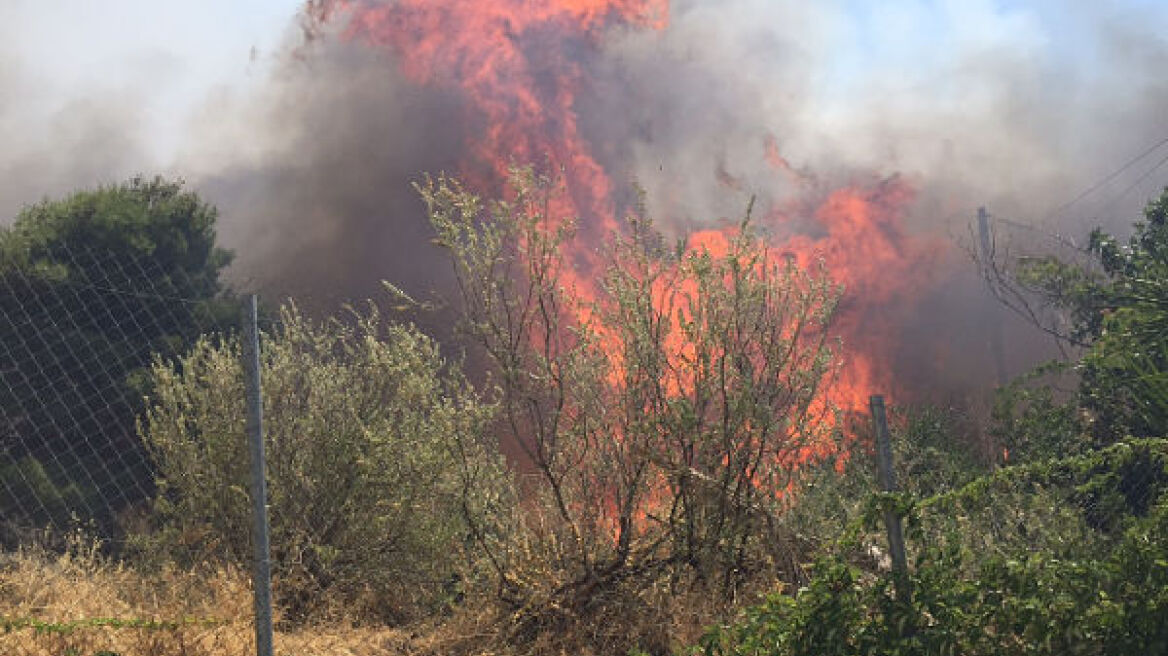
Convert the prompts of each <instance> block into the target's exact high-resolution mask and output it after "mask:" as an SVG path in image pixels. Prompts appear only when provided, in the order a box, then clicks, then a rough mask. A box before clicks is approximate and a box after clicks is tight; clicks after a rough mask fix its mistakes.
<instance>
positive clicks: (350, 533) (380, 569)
mask: <svg viewBox="0 0 1168 656" xmlns="http://www.w3.org/2000/svg"><path fill="white" fill-rule="evenodd" d="M261 345H262V346H261V370H262V376H263V384H262V389H263V397H264V404H265V407H264V431H265V439H266V448H267V457H268V486H269V487H268V490H269V495H270V504H271V525H272V538H271V543H272V550H273V565H274V570H273V571H274V579H275V582H276V594H277V597H278V601H280V602H282V604H283V605H284V607H285V610H286V612H288V613H290V617H293V618H296V617H300V616H303V615H304V614H305V613H311V612H313V611H316V610H319V609H320V608H321V607H322V604H325V603H327V602H328V601H330V600H339V601H342V602H344V603H346V604H349V605H350V607H349V609H348V611H347V612H348V613H350V614H351V613H354V612H358V613H359V611H360V609H354V608H353V607H352V604H354V603H357V602H365V603H368V604H369V606H368V608H369V609H371V610H373V611H374V612H375V613H377V614H378V615H379V616H381V617H383V618H384V619H390V620H401V619H408V618H409V617H410V616H411V614H413V613H415V612H416V611H419V610H427V609H430V610H432V605H433V604H434V603H437V602H439V601H441V600H442V598H443V596H444V595H450V594H452V593H454V592H456V590H455V589H454V588H452V586H455V585H457V584H458V582H459V581H461V580H465V575H466V573H467V571H468V570H466V569H465V567H464V565H467V564H468V563H469V564H472V565H473V559H474V553H475V549H474V547H475V545H476V543H481V542H484V541H487V540H490V539H492V535H493V531H494V530H495V529H493V528H492V527H493V526H495V521H496V520H497V519H501V518H503V517H505V515H506V510H507V508H508V507H509V505H508V504H509V502H510V499H511V496H510V495H509V493H508V488H509V483H508V477H507V474H506V472H505V467H504V463H503V462H502V460H501V457H500V456H499V454H498V451H497V449H496V448H495V446H494V445H493V444H492V443H490V441H489V440H488V439H486V437H487V433H486V432H485V430H484V428H485V426H486V425H487V423H488V421H489V419H490V417H491V414H492V412H493V406H492V405H491V404H490V403H487V402H484V401H483V399H482V398H481V397H480V396H479V395H478V394H477V393H476V392H475V391H474V389H473V388H472V387H471V386H470V385H469V384H468V383H467V382H466V380H465V379H464V378H463V377H462V375H461V374H460V373H459V372H458V370H457V369H456V368H454V367H453V366H451V365H449V364H448V363H446V362H445V361H444V360H443V358H442V357H441V356H440V354H439V351H438V347H437V345H436V344H435V343H434V342H433V341H432V340H431V339H429V338H427V337H426V336H425V335H423V334H421V333H420V332H419V331H418V330H417V329H415V328H413V327H412V326H408V325H403V324H399V323H392V322H387V321H384V320H382V319H381V318H380V316H379V314H378V312H377V311H376V309H375V308H374V307H373V306H372V304H371V306H370V309H369V310H368V311H364V312H357V311H353V312H352V313H351V315H350V316H348V317H344V318H332V319H328V320H326V321H323V322H314V321H312V320H310V319H308V318H306V317H304V316H303V315H302V314H300V313H299V312H298V311H297V309H296V308H295V307H294V306H288V307H285V308H284V309H283V310H282V311H281V313H280V321H279V322H278V324H277V325H276V327H275V328H273V329H272V330H269V331H266V332H263V334H262V336H261ZM240 362H241V360H240V344H239V342H238V340H237V339H236V338H233V337H229V338H213V339H212V338H204V339H202V340H200V341H199V342H198V343H197V344H196V345H195V346H194V348H193V349H191V351H190V352H189V353H188V354H187V355H185V356H184V357H182V358H181V359H179V360H178V361H175V362H163V361H158V362H156V363H155V365H154V368H153V378H154V385H153V395H152V396H151V398H150V399H149V407H148V410H147V412H146V414H145V417H144V419H143V420H142V421H141V424H140V433H141V437H142V440H143V441H144V443H145V444H146V446H147V448H148V449H149V451H150V453H151V455H152V456H153V457H154V460H155V462H156V463H157V467H158V471H159V472H160V480H159V482H158V487H159V491H160V494H159V498H158V502H157V505H158V510H159V516H160V518H161V527H160V530H159V532H158V533H157V534H156V535H154V536H152V537H150V538H148V539H147V543H148V544H149V543H152V544H153V545H154V546H155V547H162V548H165V549H167V550H168V552H169V554H170V555H175V554H176V553H177V554H179V555H181V554H183V553H185V554H186V555H187V556H188V557H191V558H206V557H208V556H211V557H221V558H226V559H228V560H231V561H235V562H238V563H241V564H242V563H246V562H248V557H249V556H248V554H250V548H249V546H248V545H249V527H250V512H249V508H250V506H249V501H248V495H247V492H246V491H247V489H248V467H249V464H248V463H249V459H248V452H247V440H246V437H245V421H246V412H245V410H246V408H245V404H244V398H245V397H244V378H243V371H242V367H241V364H240ZM350 616H351V615H350Z"/></svg>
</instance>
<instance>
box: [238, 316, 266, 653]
mask: <svg viewBox="0 0 1168 656" xmlns="http://www.w3.org/2000/svg"><path fill="white" fill-rule="evenodd" d="M243 369H244V385H245V388H246V390H247V435H248V441H249V443H250V446H251V500H252V513H253V518H254V520H255V525H254V536H253V538H254V539H253V540H252V543H253V549H254V552H253V555H254V570H253V574H252V586H253V587H254V589H255V633H256V654H257V656H272V561H271V557H270V555H269V543H268V486H267V482H266V481H265V477H264V473H265V470H266V467H265V461H264V421H263V393H262V391H261V388H260V342H259V326H258V319H257V303H256V296H255V294H250V295H248V297H247V298H246V299H244V303H243Z"/></svg>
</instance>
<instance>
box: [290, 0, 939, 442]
mask: <svg viewBox="0 0 1168 656" xmlns="http://www.w3.org/2000/svg"><path fill="white" fill-rule="evenodd" d="M308 12H309V15H310V16H311V17H313V18H315V19H316V20H318V21H326V20H331V19H333V18H335V17H338V16H344V17H345V20H346V21H347V22H346V28H345V34H346V36H347V37H348V38H353V39H359V40H362V41H365V42H367V43H369V44H372V45H373V46H375V47H377V48H380V49H382V50H384V51H386V52H388V53H390V54H391V55H392V57H393V58H394V61H395V62H396V64H397V65H398V66H399V67H400V68H401V70H402V71H403V72H404V74H405V75H406V76H407V77H408V78H409V79H410V80H412V81H413V82H414V83H416V84H419V85H431V86H437V87H442V88H444V89H447V90H453V91H455V92H456V93H457V94H459V95H460V97H462V98H463V99H464V100H465V103H464V106H465V110H464V111H465V117H464V120H465V121H466V124H467V125H468V126H469V128H470V129H469V130H468V132H469V133H470V134H473V135H475V136H474V137H473V140H472V143H471V144H470V151H469V153H468V154H467V156H466V157H465V159H464V161H463V163H462V169H463V170H462V171H461V177H462V178H463V179H464V180H465V181H466V182H468V183H469V184H470V185H471V186H472V187H477V188H480V189H481V190H483V191H484V192H487V191H491V190H498V189H501V188H502V187H503V185H504V184H505V181H506V179H507V177H508V172H509V169H510V167H511V166H512V164H513V163H516V162H518V163H526V162H533V163H536V164H537V165H542V166H546V167H547V168H548V169H549V170H551V171H559V172H561V175H562V176H563V178H564V182H565V187H566V190H567V194H566V196H565V198H564V199H563V200H562V202H561V205H560V206H558V207H555V208H553V214H555V215H556V216H561V217H571V216H575V217H579V218H580V223H579V226H578V227H579V232H578V235H577V242H576V243H575V244H574V245H573V248H575V249H576V250H577V252H576V253H573V261H574V263H575V264H576V265H577V266H576V268H575V270H565V271H564V272H563V274H562V275H563V276H564V278H565V280H563V283H564V285H565V286H566V287H570V288H573V289H575V290H577V292H578V293H581V294H583V295H585V296H594V295H595V294H596V287H595V285H596V283H595V280H596V279H597V278H598V277H599V276H598V275H596V274H597V273H598V267H599V266H600V262H599V256H598V255H597V253H598V250H599V248H600V246H601V245H602V244H604V243H605V242H606V240H607V239H608V238H609V237H610V236H611V235H612V234H613V233H614V232H616V231H618V230H620V229H622V228H621V223H620V222H619V221H618V220H617V217H616V210H615V203H614V186H613V183H612V181H611V179H610V178H609V176H608V173H607V172H606V171H605V170H604V168H603V167H602V166H601V165H600V163H599V162H598V160H597V158H596V156H595V154H594V152H593V146H592V145H591V144H590V143H589V142H588V140H587V139H585V138H584V137H583V136H582V134H581V130H580V128H579V125H578V121H577V119H578V117H577V101H578V99H579V98H580V97H581V93H582V91H581V89H583V88H586V83H587V81H588V70H587V68H586V67H585V66H584V65H582V63H581V62H582V59H581V57H582V55H581V53H593V54H595V53H597V52H600V50H601V49H602V48H603V45H604V44H603V38H604V36H605V35H606V34H608V33H610V32H611V31H612V30H616V29H631V30H664V29H667V28H668V25H669V0H490V1H486V0H483V1H476V0H396V1H384V0H381V1H379V0H348V1H345V0H313V1H312V2H310V4H309V6H308ZM762 146H763V148H762V149H761V153H760V156H761V159H762V161H763V162H765V163H767V164H769V165H770V167H771V169H772V170H773V171H774V172H775V174H776V188H778V187H780V186H783V185H786V186H788V187H789V186H790V185H792V184H793V185H795V186H796V187H798V188H802V189H804V190H806V191H807V192H808V193H809V194H811V195H813V196H814V197H817V198H818V199H819V200H818V202H815V203H813V204H812V207H813V208H814V209H813V210H812V211H811V212H810V217H807V216H806V212H803V213H796V212H795V211H793V210H792V211H782V210H778V211H775V212H773V213H771V214H770V215H768V216H765V217H762V222H763V223H764V224H765V225H766V226H767V227H768V228H773V230H770V231H769V232H771V233H772V234H776V235H784V234H785V235H786V236H779V237H775V238H774V242H773V243H772V249H773V255H774V257H776V258H794V260H795V262H796V263H798V264H799V265H801V266H803V267H811V266H813V265H814V264H815V263H816V262H822V263H823V264H824V265H825V268H826V271H827V272H828V274H829V275H830V276H831V277H832V278H833V279H834V280H835V281H837V282H838V283H840V284H841V285H842V286H843V287H844V289H845V297H844V300H843V302H842V304H841V307H840V311H839V314H838V316H837V323H836V326H835V330H836V331H838V333H839V334H840V335H841V336H842V338H843V343H844V345H845V348H846V351H845V354H844V355H845V363H844V366H843V368H842V371H841V373H840V376H839V380H838V381H836V385H835V386H834V395H833V397H832V398H831V399H830V400H829V399H825V400H824V403H825V404H827V403H828V402H829V401H830V402H832V403H834V404H836V405H838V406H840V407H843V408H844V409H847V410H852V411H855V412H862V411H863V409H864V408H865V407H866V404H867V400H868V396H869V395H870V394H872V393H874V392H876V391H880V392H882V393H885V394H888V393H890V392H894V391H893V389H892V382H893V381H891V380H890V378H889V373H888V372H889V371H890V368H891V367H890V363H891V358H892V357H893V355H894V353H893V351H894V347H895V345H896V341H897V340H896V334H895V321H894V320H893V319H891V318H890V312H895V308H896V307H897V305H898V304H900V303H903V302H905V301H906V300H908V299H911V298H912V297H913V295H914V294H915V293H916V292H918V291H919V289H918V288H917V286H918V285H920V284H923V283H920V282H914V281H921V280H924V279H926V278H927V276H924V275H921V269H922V268H924V267H928V266H929V264H930V263H931V262H932V261H934V260H933V256H932V255H931V254H933V253H937V252H939V251H940V250H941V249H940V248H938V245H937V244H936V243H934V242H927V241H923V240H920V239H918V238H915V237H912V236H910V235H909V234H908V233H907V232H906V230H905V227H904V225H903V218H904V213H905V209H906V208H907V207H908V206H909V205H910V204H911V202H912V200H913V197H914V192H913V190H912V188H911V186H910V185H909V184H908V183H907V182H906V181H904V180H902V179H900V178H891V179H886V180H883V181H878V182H864V183H858V184H855V185H852V186H848V187H844V188H840V189H835V190H828V191H826V192H825V191H824V190H823V189H822V188H821V184H822V183H821V182H820V181H818V180H817V179H816V178H815V177H814V176H813V175H811V174H809V173H807V172H806V171H804V170H801V169H798V168H796V167H794V166H792V165H791V164H790V163H789V162H788V161H787V160H786V159H785V158H784V157H783V156H782V154H781V149H780V144H779V142H778V140H777V139H776V138H775V137H774V136H773V135H768V136H766V138H765V139H764V141H763V144H762ZM716 177H717V179H718V180H719V181H720V182H721V184H723V185H724V186H727V187H731V188H737V187H739V186H741V185H742V182H741V181H740V180H738V179H736V178H734V177H732V176H731V175H730V174H729V173H728V172H727V171H726V169H725V166H724V165H723V164H721V163H719V164H718V165H717V168H716ZM804 201H806V199H804ZM805 204H806V203H804V206H805ZM796 214H800V216H795V215H796ZM668 218H669V217H664V219H665V220H666V221H668ZM795 218H798V219H800V220H801V221H805V219H807V218H810V219H813V222H814V229H813V231H812V232H813V234H799V233H795V234H792V233H793V232H794V230H793V229H792V228H791V226H792V225H793V223H795V221H793V219H795ZM732 234H733V233H732V230H731V229H722V228H718V229H709V230H702V231H698V232H694V233H692V234H690V235H689V236H688V241H687V247H688V248H689V249H691V250H705V251H708V252H710V253H711V254H712V255H715V256H719V255H725V254H726V253H727V252H728V250H729V239H730V238H731V236H732ZM667 293H668V292H667V291H666V290H661V296H662V297H664V296H665V295H666V294H667ZM578 312H580V316H579V318H580V319H581V320H587V318H588V317H587V311H586V310H579V311H578ZM675 348H676V349H680V350H684V348H685V347H684V345H675ZM811 455H812V454H804V457H810V456H811ZM818 455H825V454H818Z"/></svg>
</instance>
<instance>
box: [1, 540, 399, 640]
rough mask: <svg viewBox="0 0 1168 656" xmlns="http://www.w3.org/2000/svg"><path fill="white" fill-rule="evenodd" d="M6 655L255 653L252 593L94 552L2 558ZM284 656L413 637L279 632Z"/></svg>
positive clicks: (234, 576)
mask: <svg viewBox="0 0 1168 656" xmlns="http://www.w3.org/2000/svg"><path fill="white" fill-rule="evenodd" d="M0 558H2V560H0V625H2V626H0V628H2V629H3V632H0V655H2V656H115V655H116V656H241V655H245V654H252V653H255V641H254V629H253V625H252V621H251V620H252V594H251V588H250V585H249V582H248V578H247V576H246V575H245V574H244V573H241V572H238V571H235V570H232V569H230V568H208V569H207V570H206V571H196V572H179V571H174V570H162V571H159V572H155V573H150V574H143V573H141V572H138V571H135V570H133V569H131V568H128V567H125V566H121V565H116V564H111V563H108V562H105V561H104V560H103V559H102V558H101V557H100V556H98V555H97V553H96V552H95V551H94V550H93V549H79V548H73V549H70V550H69V552H68V553H66V554H65V555H49V554H46V553H44V552H38V551H25V552H20V553H15V554H6V555H3V556H0ZM275 642H276V653H277V654H280V655H287V656H308V655H320V656H333V655H336V656H366V655H368V656H372V655H374V654H378V655H380V654H408V653H414V652H415V649H414V648H413V647H412V646H411V641H410V640H409V634H406V633H403V632H401V631H397V630H387V629H381V630H375V629H360V628H347V627H330V628H312V629H301V630H296V631H293V632H278V633H277V635H276V638H275Z"/></svg>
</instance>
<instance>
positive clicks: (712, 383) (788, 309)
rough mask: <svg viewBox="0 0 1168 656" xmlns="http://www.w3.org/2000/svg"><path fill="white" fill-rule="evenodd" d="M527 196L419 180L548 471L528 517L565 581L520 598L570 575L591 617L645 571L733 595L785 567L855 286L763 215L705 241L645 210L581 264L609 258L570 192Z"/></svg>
mask: <svg viewBox="0 0 1168 656" xmlns="http://www.w3.org/2000/svg"><path fill="white" fill-rule="evenodd" d="M511 186H512V188H513V190H514V197H513V198H512V199H510V200H508V201H484V200H482V199H480V198H479V197H478V196H476V195H475V194H473V193H471V192H470V191H468V190H467V189H466V188H464V187H463V186H462V185H460V184H459V183H458V182H457V181H455V180H452V179H449V178H445V177H442V178H437V179H430V180H428V181H427V182H426V183H425V184H422V185H419V190H420V192H421V194H422V196H423V199H424V200H425V202H426V204H427V207H428V210H429V215H430V220H431V222H432V223H433V225H434V227H435V229H436V231H437V234H438V237H437V241H438V243H440V244H441V245H442V246H444V247H445V248H446V249H448V251H449V253H450V257H451V261H452V263H453V267H454V272H455V274H456V279H457V282H458V286H459V287H458V288H459V291H460V300H461V303H462V308H463V311H464V313H465V325H464V329H465V331H466V334H467V335H468V336H469V337H470V338H471V339H473V340H474V341H476V342H477V343H478V344H479V346H481V347H482V351H483V352H484V354H485V357H486V360H487V361H489V362H490V363H491V365H492V366H493V374H494V376H495V380H496V382H497V384H498V385H499V387H500V389H501V391H502V396H501V400H500V419H501V423H502V426H503V430H505V431H506V432H507V433H508V434H509V435H510V437H511V439H514V441H515V442H516V444H518V445H519V447H520V448H521V449H522V451H523V453H524V454H525V456H526V459H527V461H528V462H527V463H526V469H527V470H529V471H533V472H534V473H535V478H536V479H537V481H536V482H535V483H534V484H532V485H530V486H528V487H527V488H524V491H525V494H527V495H528V496H527V497H526V499H525V502H526V503H528V504H529V505H530V506H531V507H532V509H533V512H530V513H527V514H526V517H527V518H528V519H529V521H528V524H529V526H533V525H534V528H533V529H532V531H533V533H534V534H535V535H537V536H538V537H539V538H540V539H541V540H542V541H543V542H542V543H543V544H546V545H551V546H549V547H548V558H549V562H551V565H552V568H553V571H554V574H555V575H554V576H550V577H542V578H538V579H533V578H532V577H528V578H524V577H523V575H522V572H519V573H515V572H516V571H517V570H519V569H521V568H514V569H513V570H512V571H511V580H510V584H509V585H508V586H505V589H507V590H510V591H512V592H514V593H516V595H515V596H516V600H517V601H523V600H525V599H526V600H530V599H531V594H536V593H532V592H531V590H530V589H529V590H528V591H527V592H528V594H526V595H525V594H524V593H523V592H524V586H527V587H528V588H534V587H538V586H539V585H541V584H542V585H545V588H546V585H547V584H548V581H551V582H552V583H551V585H552V587H553V589H552V590H550V591H547V590H546V589H545V592H546V593H548V594H550V595H551V599H552V602H551V603H550V604H549V606H554V607H557V608H571V609H575V610H577V611H579V610H581V609H587V608H589V607H591V606H594V605H595V602H596V601H597V600H598V599H600V598H603V597H604V595H605V594H607V593H608V592H610V591H611V590H612V589H613V588H614V587H615V586H619V585H622V584H623V583H624V582H626V581H629V580H636V581H641V582H642V583H641V584H640V585H641V586H642V588H643V587H644V583H645V582H646V581H661V580H678V577H683V578H684V579H685V580H689V581H699V582H703V581H704V582H706V583H711V584H715V585H717V586H724V588H723V589H725V590H727V591H728V592H730V593H733V590H734V588H735V586H736V585H738V584H739V583H741V582H742V581H743V580H744V579H745V578H746V577H748V576H749V574H750V573H751V572H752V571H757V569H756V568H757V567H758V566H761V564H763V563H765V562H767V561H768V560H769V559H771V556H772V555H773V554H769V553H768V549H770V547H771V546H772V545H773V544H775V542H774V540H773V539H772V538H773V537H774V535H773V532H772V531H773V530H774V529H775V527H776V526H778V524H779V523H778V522H776V521H775V519H776V517H777V516H778V515H780V514H781V513H782V512H783V510H784V508H785V507H786V504H788V503H789V496H788V495H787V492H788V490H789V489H790V487H791V484H792V483H793V481H794V477H795V475H796V471H797V469H798V466H799V463H801V462H803V461H806V460H807V459H813V458H815V457H816V456H817V455H822V454H826V453H828V452H830V451H831V450H832V449H833V448H834V439H835V437H836V436H835V433H834V426H836V425H837V424H835V423H834V422H833V421H832V410H831V407H830V405H829V404H828V403H826V402H825V401H824V397H823V391H824V389H823V386H824V384H825V383H826V382H828V381H829V380H830V379H831V377H832V373H833V371H834V369H835V364H836V362H837V358H836V356H835V350H834V348H833V346H834V344H833V340H832V339H831V338H830V336H829V331H828V326H829V323H830V320H831V317H832V315H833V312H834V309H835V306H836V299H837V298H838V291H839V290H838V289H837V288H836V287H835V286H834V285H833V284H832V283H831V282H830V281H828V280H827V278H826V277H825V276H824V275H823V274H822V272H821V271H813V272H805V271H802V270H800V269H799V268H798V267H796V266H795V265H794V264H793V263H792V262H791V261H790V260H789V259H788V258H783V257H780V256H778V255H777V254H776V253H773V252H772V251H770V250H769V249H768V248H767V246H766V245H765V243H764V242H763V241H762V240H761V239H760V238H759V237H758V236H757V235H756V234H755V232H754V231H753V230H752V229H751V227H750V225H749V221H747V222H744V223H743V225H742V226H740V228H739V229H737V230H730V231H726V232H725V233H722V234H724V235H726V236H725V239H724V241H722V242H721V243H720V246H719V247H718V248H711V249H701V248H688V247H686V246H685V245H684V243H683V244H679V245H678V247H677V248H671V247H667V246H666V242H665V240H664V238H663V237H662V235H661V234H660V233H659V232H657V231H656V230H655V229H654V228H653V226H652V224H651V223H650V222H649V221H648V220H646V219H644V218H641V217H636V218H632V219H631V220H630V221H629V224H628V226H627V228H626V229H625V230H624V231H623V232H622V233H620V234H617V235H613V237H612V241H611V243H609V244H607V245H606V246H605V247H604V248H603V249H602V251H601V252H602V253H603V255H602V256H601V257H600V258H599V259H598V260H596V261H594V267H593V268H592V269H591V270H588V269H580V268H577V267H580V266H581V265H580V262H581V257H580V254H581V253H582V252H583V253H587V252H595V251H594V250H592V249H589V248H587V247H586V246H583V245H582V244H581V242H580V241H578V240H577V239H576V238H577V234H576V232H575V228H574V225H573V222H572V220H571V217H567V216H564V215H563V214H562V212H561V211H560V210H558V209H557V208H563V207H565V206H566V203H565V199H564V197H563V195H562V194H563V193H564V190H563V189H562V188H561V187H560V185H558V184H557V183H555V182H553V181H549V180H547V179H542V178H540V177H537V176H536V175H534V174H533V173H531V172H530V171H528V170H519V171H516V172H515V175H514V176H513V178H512V180H511ZM589 286H590V287H589ZM528 603H529V601H528Z"/></svg>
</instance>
